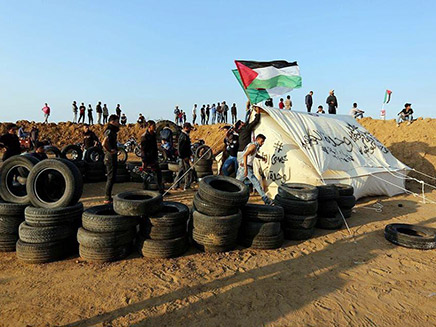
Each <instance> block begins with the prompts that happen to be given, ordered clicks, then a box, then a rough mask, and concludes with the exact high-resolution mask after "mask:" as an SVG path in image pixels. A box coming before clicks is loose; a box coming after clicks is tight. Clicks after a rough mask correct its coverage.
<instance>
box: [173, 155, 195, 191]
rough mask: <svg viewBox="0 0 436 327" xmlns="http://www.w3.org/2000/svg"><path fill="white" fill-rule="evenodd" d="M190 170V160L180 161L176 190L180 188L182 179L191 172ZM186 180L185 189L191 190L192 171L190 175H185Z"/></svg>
mask: <svg viewBox="0 0 436 327" xmlns="http://www.w3.org/2000/svg"><path fill="white" fill-rule="evenodd" d="M189 168H191V166H190V165H189V159H186V158H185V159H180V162H179V172H178V173H177V177H176V186H175V188H178V187H179V186H180V183H181V177H182V176H183V175H184V174H185V173H186V172H187V171H188V170H189ZM184 180H185V189H187V188H190V187H191V183H192V169H191V170H189V171H188V173H187V174H186V175H185V177H184Z"/></svg>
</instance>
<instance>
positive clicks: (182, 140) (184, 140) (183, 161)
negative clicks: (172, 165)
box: [175, 123, 192, 190]
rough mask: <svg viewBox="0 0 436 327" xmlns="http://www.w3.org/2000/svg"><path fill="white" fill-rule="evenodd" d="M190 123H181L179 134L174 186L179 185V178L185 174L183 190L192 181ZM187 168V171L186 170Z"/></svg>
mask: <svg viewBox="0 0 436 327" xmlns="http://www.w3.org/2000/svg"><path fill="white" fill-rule="evenodd" d="M191 130H192V125H191V124H190V123H184V124H183V130H182V133H180V136H179V144H178V145H179V157H180V163H179V172H178V174H177V177H176V183H177V184H176V186H175V188H179V187H180V180H181V179H182V176H183V175H185V173H186V172H187V174H186V175H185V177H184V178H185V187H184V190H187V189H190V188H191V182H192V171H191V170H189V169H190V168H191V167H190V165H189V160H190V159H191V155H192V151H191V139H190V138H189V133H191ZM188 170H189V171H188Z"/></svg>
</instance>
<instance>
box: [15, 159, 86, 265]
mask: <svg viewBox="0 0 436 327" xmlns="http://www.w3.org/2000/svg"><path fill="white" fill-rule="evenodd" d="M26 191H27V197H28V201H29V202H30V203H31V206H28V207H27V208H26V209H25V211H24V218H25V221H24V222H22V223H21V224H20V226H19V232H18V236H19V240H18V242H17V257H18V259H19V260H21V261H23V262H25V263H33V264H37V263H46V262H51V261H56V260H60V259H62V258H64V257H65V256H67V255H70V254H72V253H74V252H75V251H77V242H76V238H75V235H76V233H77V229H78V228H79V226H80V217H81V215H82V212H83V205H82V203H80V202H78V201H79V199H80V197H81V196H82V191H83V181H82V176H81V174H80V172H79V170H78V169H77V167H76V166H75V165H74V164H73V163H71V162H70V161H69V160H66V159H47V160H43V161H41V162H39V163H37V164H36V165H35V166H34V167H33V168H32V169H31V171H30V173H29V175H28V177H27V183H26Z"/></svg>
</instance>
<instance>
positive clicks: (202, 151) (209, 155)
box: [194, 144, 213, 160]
mask: <svg viewBox="0 0 436 327" xmlns="http://www.w3.org/2000/svg"><path fill="white" fill-rule="evenodd" d="M194 155H195V158H196V159H200V158H201V157H202V156H203V158H202V159H203V160H212V159H213V152H212V149H211V148H210V147H209V146H208V145H206V144H203V145H200V146H199V147H198V148H197V149H196V150H195V154H194Z"/></svg>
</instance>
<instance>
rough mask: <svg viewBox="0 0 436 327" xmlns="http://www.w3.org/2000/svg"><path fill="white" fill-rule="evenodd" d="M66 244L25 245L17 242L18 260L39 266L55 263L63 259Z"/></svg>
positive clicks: (66, 248) (63, 242)
mask: <svg viewBox="0 0 436 327" xmlns="http://www.w3.org/2000/svg"><path fill="white" fill-rule="evenodd" d="M67 245H68V243H67V242H66V241H65V240H63V241H58V242H50V243H36V244H33V243H25V242H23V241H21V240H18V242H17V258H18V260H20V261H22V262H25V263H29V264H40V263H47V262H52V261H57V260H60V259H62V258H64V257H65V256H66V255H67V254H68V251H69V250H70V249H69V248H68V246H67Z"/></svg>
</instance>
